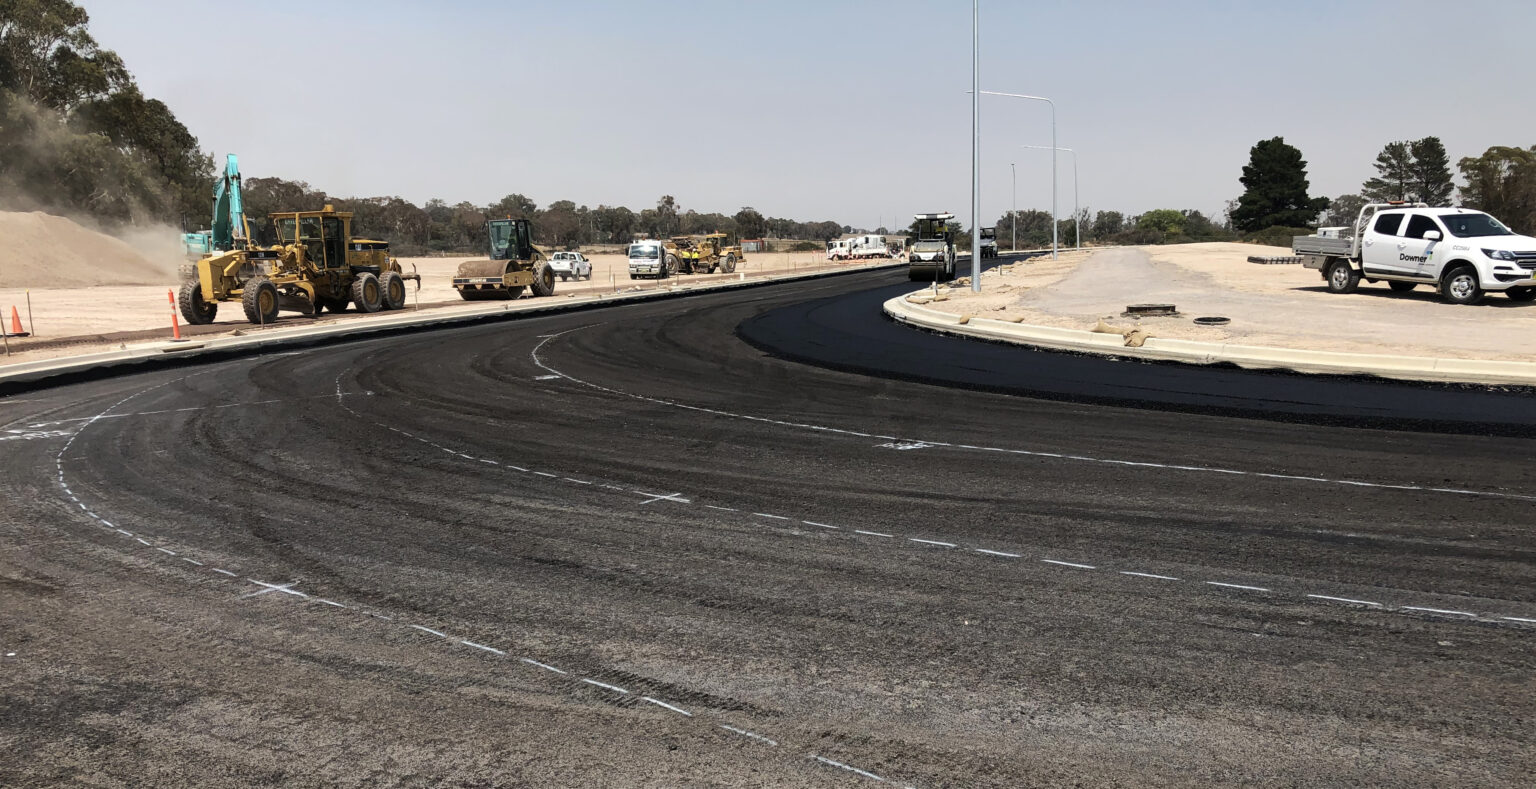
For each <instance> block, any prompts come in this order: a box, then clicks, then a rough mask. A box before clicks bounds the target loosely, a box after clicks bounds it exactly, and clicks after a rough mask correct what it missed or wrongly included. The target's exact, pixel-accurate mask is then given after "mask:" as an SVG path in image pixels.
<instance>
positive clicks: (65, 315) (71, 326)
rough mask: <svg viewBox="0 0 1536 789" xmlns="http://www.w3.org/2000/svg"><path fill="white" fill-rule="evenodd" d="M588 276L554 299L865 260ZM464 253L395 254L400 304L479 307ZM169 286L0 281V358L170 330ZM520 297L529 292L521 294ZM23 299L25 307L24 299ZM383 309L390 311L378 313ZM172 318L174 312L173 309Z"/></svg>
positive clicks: (188, 331) (781, 255)
mask: <svg viewBox="0 0 1536 789" xmlns="http://www.w3.org/2000/svg"><path fill="white" fill-rule="evenodd" d="M589 257H590V259H591V261H592V277H591V279H587V280H579V281H577V280H572V281H557V282H556V284H555V295H554V297H553V298H555V299H562V300H563V299H571V298H578V297H583V296H586V297H591V296H596V295H600V294H607V293H622V292H632V291H639V290H657V289H667V288H675V287H683V286H688V285H694V284H699V283H709V282H719V281H723V280H728V279H729V280H734V279H738V278H740V277H742V276H745V277H746V278H747V279H752V278H755V277H763V276H769V275H774V274H792V273H796V272H810V271H818V270H830V269H834V268H847V267H849V266H853V265H862V264H864V263H867V262H868V261H852V262H843V263H833V262H830V261H828V260H827V259H826V254H825V253H820V252H793V253H791V252H770V253H757V254H749V255H747V258H746V260H745V261H743V262H741V263H740V264H738V265H737V268H736V272H737V273H736V274H730V275H727V274H705V275H698V276H693V275H684V276H678V277H674V278H671V279H665V280H652V279H641V280H631V279H630V278H629V268H628V260H627V258H625V257H624V256H623V255H616V254H610V255H592V256H589ZM467 259H469V258H467V257H463V258H459V257H452V258H400V259H399V260H400V264H401V266H403V267H404V268H405V270H406V271H408V272H409V271H415V272H417V273H419V274H421V288H420V290H417V289H416V288H415V286H414V285H412V284H408V285H407V288H408V297H407V309H409V310H421V311H423V312H428V311H434V312H448V311H453V310H462V309H473V308H475V307H477V306H478V307H484V304H485V303H484V302H465V301H463V300H462V299H460V298H459V295H458V292H457V291H455V290H454V289H453V284H452V279H453V273H454V271H455V270H457V269H458V266H459V264H460V263H461V262H463V261H464V260H467ZM176 286H177V283H176V282H175V279H174V277H168V278H167V280H166V282H165V283H164V284H163V285H112V286H98V287H78V288H32V289H30V290H27V289H20V288H0V311H3V320H4V322H5V327H6V328H7V329H9V328H10V317H11V308H12V307H15V308H16V310H17V315H18V317H19V318H20V320H21V324H22V328H23V330H26V331H29V332H31V334H32V336H30V337H23V338H16V337H12V338H9V343H10V356H9V358H5V357H0V365H3V364H5V363H15V362H26V361H36V360H39V359H51V358H62V357H68V356H78V355H83V354H87V353H97V352H100V351H108V350H116V349H119V348H120V347H122V346H125V345H132V344H134V343H141V342H147V341H152V340H162V339H167V338H169V337H170V332H171V312H172V306H171V303H170V300H169V298H168V296H167V294H168V293H169V292H170V291H171V290H172V289H173V288H175V287H176ZM523 298H525V299H528V298H532V296H529V295H525V296H524V297H523ZM29 299H30V308H29V306H28V302H29ZM382 314H385V315H388V314H391V313H382ZM373 317H375V316H370V315H359V314H356V313H351V312H348V313H342V314H340V315H333V314H331V313H325V314H324V316H323V317H322V318H320V319H313V318H309V317H305V316H303V315H300V314H298V313H292V312H284V313H282V314H281V315H280V316H279V317H278V320H277V322H276V323H275V324H273V325H272V326H271V327H268V328H281V327H291V326H324V325H328V324H333V323H340V322H344V321H355V320H369V319H370V318H373ZM178 320H180V316H178ZM181 331H182V334H183V336H201V337H211V336H222V335H228V334H230V333H232V332H236V331H239V332H242V333H250V332H254V331H262V328H261V327H256V326H252V325H251V324H250V323H247V322H246V320H245V316H244V314H243V313H242V312H241V310H240V306H239V305H238V304H233V303H231V304H223V305H220V308H219V313H218V319H217V320H215V321H214V322H213V323H212V324H209V325H207V326H186V325H185V324H183V325H182V326H181Z"/></svg>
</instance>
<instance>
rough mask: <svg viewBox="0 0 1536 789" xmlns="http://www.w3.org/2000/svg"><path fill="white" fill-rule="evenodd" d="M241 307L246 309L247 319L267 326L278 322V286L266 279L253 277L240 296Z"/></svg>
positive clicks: (247, 282)
mask: <svg viewBox="0 0 1536 789" xmlns="http://www.w3.org/2000/svg"><path fill="white" fill-rule="evenodd" d="M240 306H242V307H244V308H245V319H246V320H248V321H250V322H251V323H255V324H258V325H261V326H265V325H267V324H269V323H276V322H277V286H276V285H273V284H272V281H271V280H269V279H267V278H266V277H252V278H251V279H250V280H247V281H246V283H245V290H244V291H243V292H242V293H241V296H240Z"/></svg>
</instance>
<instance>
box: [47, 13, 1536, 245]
mask: <svg viewBox="0 0 1536 789" xmlns="http://www.w3.org/2000/svg"><path fill="white" fill-rule="evenodd" d="M77 2H81V4H82V5H84V6H85V8H86V9H87V10H88V11H90V13H91V17H92V19H91V30H92V32H93V33H94V34H95V36H96V38H97V40H98V41H100V42H101V44H102V45H103V46H106V47H108V48H111V49H114V50H116V51H117V52H118V54H120V55H122V57H123V58H124V60H125V61H126V62H127V64H128V67H129V68H130V69H131V70H132V71H133V73H134V74H135V76H136V77H137V78H138V81H139V83H140V85H141V86H142V88H143V89H144V91H145V93H147V94H148V95H150V96H153V97H156V98H160V99H162V100H164V101H165V102H166V103H168V104H169V105H170V106H171V107H172V109H173V110H174V111H175V112H176V114H177V116H178V117H179V118H181V120H182V121H183V122H184V123H186V125H187V126H188V127H189V128H190V129H191V130H192V132H193V133H194V134H196V135H197V137H198V139H199V140H200V141H201V143H202V145H203V147H204V148H205V149H207V150H210V151H212V152H214V153H215V154H216V155H217V156H218V157H219V159H220V160H221V161H222V157H223V154H224V153H226V152H232V153H238V154H239V155H240V158H241V164H242V169H243V171H244V172H245V173H246V174H247V176H248V177H249V176H266V175H279V176H283V177H286V178H294V179H300V180H305V181H309V182H310V183H311V184H313V185H315V186H317V187H320V188H323V189H325V190H326V191H328V192H330V193H332V194H340V195H355V196H371V195H392V194H397V195H400V196H402V197H405V198H407V199H410V200H412V201H415V202H418V203H420V202H423V201H425V200H427V199H429V198H433V197H441V198H443V199H446V200H449V201H450V202H457V201H459V200H470V201H472V202H475V203H479V204H483V203H487V202H491V201H494V200H496V199H498V198H500V197H501V196H502V195H505V194H508V193H510V192H521V193H523V194H526V195H528V196H529V197H531V198H533V199H534V200H535V201H537V202H538V203H539V204H540V205H546V204H548V203H550V202H553V201H555V200H560V199H569V200H574V201H575V202H576V203H578V204H586V205H591V206H596V205H598V204H599V203H606V204H609V205H627V206H629V207H631V208H634V209H637V210H638V209H640V208H643V207H646V206H652V205H654V204H655V201H656V198H657V197H658V196H660V195H661V194H664V193H667V194H672V195H674V196H676V198H677V200H678V202H679V204H680V205H681V206H682V207H684V208H685V209H687V208H693V209H697V210H700V211H714V210H718V211H723V212H726V213H731V212H734V211H736V210H737V209H738V208H740V207H741V206H744V205H751V206H754V207H756V208H757V209H758V210H760V211H762V212H764V213H765V214H768V215H772V216H787V217H793V218H796V219H802V220H812V219H815V220H820V219H835V220H837V221H839V222H842V223H846V224H853V225H861V226H870V227H873V226H874V225H876V224H877V223H878V222H880V221H882V220H883V221H884V222H886V223H887V224H890V223H891V217H892V216H893V215H898V214H899V215H907V216H909V215H910V214H912V213H914V212H918V211H933V210H950V211H953V212H955V213H956V214H959V215H962V216H965V217H966V218H967V219H968V217H969V212H970V140H971V136H970V132H971V118H970V97H969V96H967V95H966V94H965V91H966V90H967V89H969V88H970V84H971V15H970V11H971V4H970V3H967V2H935V1H934V0H927V2H906V1H905V0H878V1H876V0H868V1H865V2H856V1H854V0H848V1H847V2H838V1H837V0H777V1H775V2H755V3H754V2H683V1H682V0H657V1H656V2H633V1H631V2H595V1H593V0H544V1H543V2H516V0H435V1H434V2H407V0H367V1H364V0H326V1H325V2H317V1H316V0H263V1H262V2H225V1H224V0H77ZM981 6H982V7H981V15H982V16H981V18H982V32H981V75H982V76H981V81H982V88H983V89H984V90H997V91H1008V92H1014V93H1029V94H1035V95H1043V96H1049V97H1050V98H1052V99H1054V100H1055V102H1056V107H1057V113H1058V118H1057V122H1058V132H1057V133H1058V141H1057V143H1058V145H1060V146H1062V147H1070V148H1075V149H1076V150H1077V151H1078V155H1079V157H1080V178H1081V186H1082V203H1083V205H1084V206H1087V207H1091V208H1093V209H1095V210H1099V209H1114V210H1120V211H1125V212H1127V213H1139V212H1141V211H1145V210H1148V209H1152V208H1198V209H1200V210H1202V211H1205V212H1207V213H1209V214H1219V213H1220V211H1221V208H1222V206H1223V204H1224V202H1225V201H1226V200H1228V199H1230V198H1233V197H1236V196H1237V195H1238V194H1239V192H1240V191H1241V185H1240V184H1239V183H1238V182H1237V179H1238V177H1239V175H1240V174H1241V168H1242V165H1243V164H1244V163H1245V162H1246V161H1247V157H1248V150H1249V148H1250V147H1252V145H1253V144H1254V143H1255V142H1257V141H1258V140H1260V139H1264V138H1268V137H1273V136H1275V135H1281V136H1284V137H1285V139H1286V141H1287V142H1289V143H1291V144H1293V145H1295V146H1297V147H1299V148H1300V149H1301V151H1302V154H1303V155H1304V157H1305V158H1306V160H1307V162H1308V164H1309V174H1310V176H1311V180H1312V187H1313V193H1314V194H1323V195H1327V196H1335V195H1338V194H1342V193H1346V192H1352V191H1355V190H1356V189H1358V188H1359V185H1360V182H1361V181H1363V180H1364V179H1365V178H1367V177H1369V176H1370V175H1371V174H1372V169H1371V166H1370V165H1371V162H1372V161H1373V159H1374V158H1375V155H1376V153H1377V152H1378V151H1380V149H1381V147H1382V145H1383V144H1384V143H1386V142H1389V141H1391V140H1398V139H1413V138H1418V137H1423V136H1427V135H1437V136H1439V137H1440V138H1441V139H1442V140H1444V141H1445V145H1446V148H1447V149H1448V151H1449V153H1450V157H1451V161H1452V163H1453V166H1454V163H1455V161H1456V160H1457V159H1459V158H1460V157H1462V156H1469V155H1477V154H1480V153H1482V152H1483V151H1484V150H1485V149H1487V148H1488V147H1489V146H1491V145H1519V146H1530V145H1532V144H1536V100H1533V99H1536V90H1533V87H1532V81H1531V75H1532V73H1533V69H1536V66H1533V65H1532V60H1531V57H1532V56H1531V42H1532V34H1533V33H1536V3H1532V2H1528V0H1507V1H1506V2H1482V1H1479V0H1460V2H1456V3H1444V2H1418V1H1417V0H1395V1H1393V2H1387V1H1385V0H1383V1H1382V2H1368V1H1366V0H1357V1H1354V2H1346V1H1345V0H1339V1H1338V2H1331V3H1329V2H1295V1H1291V2H1230V0H1229V1H1228V2H1172V1H1164V2H1118V3H1117V2H1091V1H1090V0H1080V1H1079V2H1059V3H1046V2H1022V1H1015V2H999V1H998V0H984V1H983V2H982V4H981ZM169 20H175V21H169ZM1020 144H1035V145H1049V144H1050V113H1049V108H1048V105H1046V104H1044V103H1041V102H1025V101H1017V100H1012V99H999V98H990V97H989V98H984V99H983V103H982V205H983V211H982V215H983V222H984V223H987V224H990V223H991V222H992V221H993V220H994V219H996V218H997V217H998V216H1000V215H1002V214H1003V213H1004V212H1006V211H1007V210H1008V207H1009V202H1010V183H1009V163H1010V162H1016V163H1017V165H1018V206H1019V208H1021V209H1024V208H1041V209H1049V208H1050V194H1051V192H1050V160H1049V158H1048V157H1049V154H1048V152H1046V151H1037V150H1022V149H1019V148H1018V147H1017V146H1018V145H1020ZM1060 167H1061V206H1060V212H1061V215H1063V216H1066V215H1067V214H1068V213H1069V212H1070V211H1071V207H1072V192H1071V190H1072V178H1071V158H1070V157H1069V156H1068V155H1066V154H1063V155H1062V158H1061V161H1060ZM902 224H905V222H902Z"/></svg>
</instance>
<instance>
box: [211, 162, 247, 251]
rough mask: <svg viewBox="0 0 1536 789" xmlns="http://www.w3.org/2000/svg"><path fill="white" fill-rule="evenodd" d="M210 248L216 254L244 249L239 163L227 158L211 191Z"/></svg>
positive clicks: (242, 201)
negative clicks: (221, 174)
mask: <svg viewBox="0 0 1536 789" xmlns="http://www.w3.org/2000/svg"><path fill="white" fill-rule="evenodd" d="M212 235H213V248H214V249H215V250H218V251H220V252H228V251H229V250H232V249H244V248H245V246H246V244H247V242H248V241H249V240H250V239H249V238H248V237H247V235H246V227H245V202H244V200H243V198H242V196H241V194H240V160H239V159H238V158H236V156H235V155H234V154H230V155H229V158H228V159H227V160H226V161H225V163H224V177H223V178H222V179H221V180H220V181H219V182H218V183H217V184H215V185H214V188H213V231H212Z"/></svg>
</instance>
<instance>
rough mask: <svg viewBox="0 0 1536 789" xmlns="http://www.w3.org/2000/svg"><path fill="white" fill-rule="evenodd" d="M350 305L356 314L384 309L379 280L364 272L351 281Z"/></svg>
mask: <svg viewBox="0 0 1536 789" xmlns="http://www.w3.org/2000/svg"><path fill="white" fill-rule="evenodd" d="M352 303H353V304H354V305H356V306H357V311H358V312H363V313H372V312H378V311H379V310H381V309H384V300H383V291H382V290H381V289H380V287H379V278H378V277H375V276H374V275H372V274H370V273H368V272H366V271H364V272H363V273H361V274H359V275H357V279H354V280H352Z"/></svg>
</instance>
